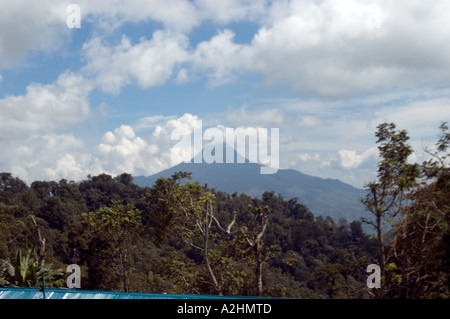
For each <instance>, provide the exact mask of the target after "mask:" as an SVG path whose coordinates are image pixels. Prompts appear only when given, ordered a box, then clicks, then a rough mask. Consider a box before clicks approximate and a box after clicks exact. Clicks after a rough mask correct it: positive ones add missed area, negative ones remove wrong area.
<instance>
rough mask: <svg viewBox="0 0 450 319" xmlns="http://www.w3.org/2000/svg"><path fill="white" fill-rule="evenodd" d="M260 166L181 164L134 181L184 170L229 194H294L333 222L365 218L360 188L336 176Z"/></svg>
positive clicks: (145, 182) (139, 182) (149, 181)
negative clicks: (262, 170) (265, 169)
mask: <svg viewBox="0 0 450 319" xmlns="http://www.w3.org/2000/svg"><path fill="white" fill-rule="evenodd" d="M260 168H261V165H260V164H256V163H248V162H247V163H236V164H228V163H223V164H218V163H213V164H207V163H198V164H197V163H181V164H179V165H176V166H174V167H172V168H169V169H166V170H164V171H162V172H160V173H157V174H155V175H151V176H148V177H144V176H136V177H134V183H135V184H137V185H139V186H141V187H146V186H152V185H153V184H154V183H155V181H156V180H157V178H159V177H170V176H172V175H173V174H174V173H175V172H179V171H185V172H191V173H192V181H196V182H199V183H200V184H201V185H205V184H206V185H207V186H208V187H209V188H214V189H216V190H221V191H224V192H226V193H229V194H232V193H234V192H237V193H245V194H247V195H249V196H252V197H259V198H260V197H261V195H262V194H263V193H264V192H265V191H273V192H274V193H275V194H281V195H282V196H283V197H284V198H285V199H287V200H288V199H291V198H294V197H296V198H297V199H298V200H297V201H298V202H299V203H301V204H304V205H306V206H307V207H308V208H309V209H310V210H311V212H313V213H314V215H317V216H330V217H332V218H333V219H334V220H335V221H338V220H339V218H345V219H347V221H353V220H359V219H360V218H361V217H363V216H364V217H368V213H367V212H366V211H365V210H364V205H363V204H362V203H361V201H360V200H361V198H363V197H364V196H365V191H364V190H363V189H358V188H355V187H353V186H351V185H348V184H346V183H344V182H342V181H339V180H337V179H323V178H319V177H314V176H310V175H306V174H303V173H301V172H299V171H297V170H292V169H281V170H278V172H277V173H275V174H271V175H269V174H267V175H264V174H260Z"/></svg>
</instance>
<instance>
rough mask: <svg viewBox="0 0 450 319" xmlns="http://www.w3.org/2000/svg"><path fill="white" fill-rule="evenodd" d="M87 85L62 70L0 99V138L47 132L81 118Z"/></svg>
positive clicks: (86, 111)
mask: <svg viewBox="0 0 450 319" xmlns="http://www.w3.org/2000/svg"><path fill="white" fill-rule="evenodd" d="M90 91H91V87H90V85H89V84H88V83H87V82H86V81H85V80H84V79H83V77H82V76H80V75H77V74H73V73H71V72H65V73H63V74H61V75H60V76H59V77H58V79H57V80H56V81H55V82H54V83H51V84H48V85H42V84H38V83H32V84H30V85H29V86H28V87H27V89H26V94H25V95H18V96H14V95H12V96H7V97H5V98H4V99H2V100H0V122H1V123H2V125H1V126H0V140H3V139H10V138H18V137H22V136H27V135H29V134H36V133H50V132H53V131H54V130H55V129H57V128H61V127H67V126H69V125H73V124H76V123H78V122H80V121H82V120H85V119H86V118H87V116H88V115H89V112H90V106H89V101H88V94H89V92H90Z"/></svg>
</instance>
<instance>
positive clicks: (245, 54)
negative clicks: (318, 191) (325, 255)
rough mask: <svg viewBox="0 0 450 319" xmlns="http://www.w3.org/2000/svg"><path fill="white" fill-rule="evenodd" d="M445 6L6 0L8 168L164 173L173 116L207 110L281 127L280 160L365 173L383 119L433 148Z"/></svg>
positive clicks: (442, 92) (354, 179) (25, 176)
mask: <svg viewBox="0 0 450 319" xmlns="http://www.w3.org/2000/svg"><path fill="white" fill-rule="evenodd" d="M71 4H75V5H76V6H75V7H76V8H79V9H80V11H79V20H77V17H78V16H77V10H75V9H76V8H75V9H74V7H73V6H71ZM449 12H450V1H447V0H433V1H415V0H400V1H398V0H396V1H393V0H391V1H388V0H379V1H375V0H373V1H371V0H364V1H363V0H359V1H356V0H345V1H344V0H343V1H339V0H301V1H295V0H292V1H284V0H280V1H264V0H252V1H246V0H228V1H225V0H213V1H211V0H210V1H207V0H191V1H188V0H168V1H159V0H127V1H124V0H97V1H87V0H72V1H62V0H42V1H34V0H16V1H6V0H0V172H10V173H12V174H13V175H14V176H17V177H19V178H21V179H22V180H24V181H26V182H27V183H31V182H33V181H35V180H55V181H59V180H61V179H67V180H74V181H80V180H83V179H85V178H86V176H87V175H88V174H91V175H97V174H101V173H107V174H111V175H113V176H116V175H119V174H121V173H123V172H126V173H129V174H132V175H134V176H138V175H144V176H148V175H152V174H155V173H157V172H160V171H162V170H164V169H166V168H169V167H172V166H174V165H176V164H178V163H177V160H176V158H174V157H173V156H172V154H171V150H172V148H173V147H174V145H175V144H176V141H174V140H172V138H171V136H172V133H173V132H174V130H176V129H178V128H184V129H186V130H188V131H190V132H193V130H194V123H195V122H196V121H199V120H201V121H202V125H203V128H204V129H208V128H219V129H224V128H240V127H241V128H267V129H270V128H278V129H279V167H280V169H287V168H289V169H296V170H299V171H301V172H303V173H305V174H309V175H313V176H319V177H323V178H335V179H340V180H342V181H344V182H346V183H349V184H351V185H353V186H355V187H360V188H362V187H363V186H364V184H366V183H367V182H370V181H372V180H374V179H375V178H376V164H377V162H378V160H379V158H378V149H377V145H376V138H375V135H374V134H375V131H376V127H377V126H378V125H379V124H381V123H384V122H393V123H395V124H396V126H397V128H398V129H406V130H407V131H408V134H409V136H410V137H411V139H410V144H411V145H412V147H413V148H414V154H413V155H412V157H411V161H417V162H421V161H423V160H424V159H426V154H425V152H424V148H425V147H433V145H434V144H435V142H436V141H437V139H438V136H439V129H438V128H439V125H440V124H441V122H443V121H448V120H449V119H450V87H449V82H450V19H449V18H448V13H449ZM77 21H79V22H80V24H79V28H78V26H77V25H76V22H77ZM204 142H205V141H204ZM236 165H238V164H236Z"/></svg>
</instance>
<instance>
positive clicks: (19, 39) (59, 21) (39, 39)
mask: <svg viewBox="0 0 450 319" xmlns="http://www.w3.org/2000/svg"><path fill="white" fill-rule="evenodd" d="M67 5H68V3H65V1H63V2H61V1H59V0H46V1H27V0H17V1H0V68H6V67H12V66H14V65H17V64H18V63H20V62H21V61H22V60H23V59H25V57H26V56H27V55H28V54H29V53H30V52H44V53H52V52H55V51H56V50H58V49H61V48H63V45H64V44H65V43H67V42H68V40H69V34H70V31H69V29H68V28H67V27H66V18H67V13H66V7H67Z"/></svg>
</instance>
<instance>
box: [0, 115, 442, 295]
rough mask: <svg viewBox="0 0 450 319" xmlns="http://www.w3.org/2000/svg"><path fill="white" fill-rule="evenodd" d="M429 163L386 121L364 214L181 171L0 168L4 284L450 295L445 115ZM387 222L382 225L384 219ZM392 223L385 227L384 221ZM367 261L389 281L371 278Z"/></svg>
mask: <svg viewBox="0 0 450 319" xmlns="http://www.w3.org/2000/svg"><path fill="white" fill-rule="evenodd" d="M441 130H442V135H441V137H440V139H439V140H438V142H437V144H436V149H435V150H429V154H430V159H429V160H428V161H427V162H424V163H422V164H420V165H419V164H417V163H410V162H409V161H408V157H409V155H410V154H411V153H412V149H411V147H410V146H409V145H408V144H407V141H408V135H407V132H406V131H404V130H403V131H397V130H396V128H395V125H394V124H383V125H380V126H379V127H378V131H377V133H376V136H377V137H378V141H377V142H378V144H379V150H380V157H381V160H380V162H379V167H378V176H377V180H376V181H373V182H370V183H368V184H367V186H366V188H367V190H368V193H367V194H368V195H367V197H366V198H363V199H362V200H363V202H364V204H365V207H366V209H367V210H368V211H369V212H370V213H371V216H372V217H373V218H371V219H367V220H366V221H365V222H367V223H368V224H370V225H371V226H373V228H374V235H371V236H368V235H366V234H365V233H364V232H363V230H362V222H360V221H352V222H351V223H348V222H347V221H346V220H344V219H341V220H337V221H335V220H333V219H332V218H330V217H321V216H314V214H313V213H312V212H311V211H310V210H309V209H308V207H306V206H305V205H303V204H302V203H301V202H298V201H297V200H296V199H289V198H283V197H282V196H280V195H277V194H274V193H273V192H266V193H264V194H263V195H262V197H261V198H252V197H249V196H247V195H245V194H238V193H234V194H227V193H223V192H216V191H214V190H211V189H207V188H205V187H204V186H203V185H200V184H198V183H196V182H192V181H191V180H190V173H188V172H177V173H175V174H173V176H172V177H170V178H160V179H158V180H157V181H156V182H155V184H154V185H153V186H152V187H140V186H137V185H136V184H134V183H133V177H132V176H131V175H129V174H126V173H123V174H121V175H119V176H116V177H113V176H110V175H107V174H101V175H98V176H88V177H87V179H86V180H84V181H82V182H80V183H76V182H74V181H67V180H60V181H59V182H56V181H51V182H49V181H35V182H33V183H31V184H30V185H27V184H26V183H25V182H24V181H22V180H21V179H20V178H18V177H15V176H13V175H12V174H10V173H2V174H0V285H1V286H40V285H41V280H42V274H43V273H44V274H45V280H46V285H47V286H48V287H52V286H53V287H64V286H65V284H66V281H65V278H66V277H67V275H68V274H66V273H65V270H66V267H67V265H69V264H73V263H75V264H78V265H80V266H81V274H82V280H81V287H82V288H84V289H101V290H122V291H132V292H149V293H178V294H220V295H230V296H233V295H239V296H255V295H262V296H272V297H298V298H372V297H378V298H448V297H449V296H450V294H449V290H450V289H449V288H450V285H449V266H450V248H449V247H450V236H449V234H450V233H449V227H448V226H449V216H450V215H449V210H450V208H449V198H450V172H449V169H448V165H447V162H446V159H447V155H446V151H447V148H448V145H449V142H450V134H449V133H448V127H447V126H446V124H445V123H443V124H442V125H441ZM386 226H388V227H387V228H386ZM386 229H388V230H386ZM369 264H377V265H379V266H380V268H381V288H378V289H369V288H368V287H367V285H366V279H367V277H368V273H367V272H366V269H367V266H368V265H369Z"/></svg>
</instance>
